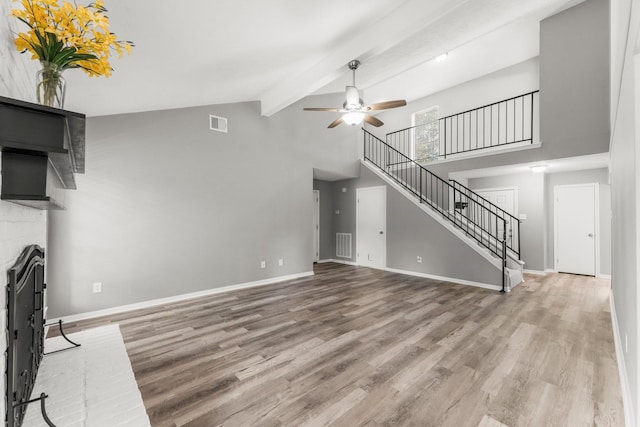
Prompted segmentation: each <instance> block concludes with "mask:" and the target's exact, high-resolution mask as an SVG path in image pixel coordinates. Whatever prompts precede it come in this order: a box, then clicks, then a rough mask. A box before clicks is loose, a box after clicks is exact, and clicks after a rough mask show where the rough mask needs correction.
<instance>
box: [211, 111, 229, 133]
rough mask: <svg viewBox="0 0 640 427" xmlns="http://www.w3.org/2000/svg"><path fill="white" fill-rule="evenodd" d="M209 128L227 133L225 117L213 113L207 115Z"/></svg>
mask: <svg viewBox="0 0 640 427" xmlns="http://www.w3.org/2000/svg"><path fill="white" fill-rule="evenodd" d="M209 129H211V130H216V131H218V132H224V133H227V119H225V118H224V117H218V116H214V115H213V114H211V115H209Z"/></svg>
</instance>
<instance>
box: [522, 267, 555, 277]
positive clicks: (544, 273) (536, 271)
mask: <svg viewBox="0 0 640 427" xmlns="http://www.w3.org/2000/svg"><path fill="white" fill-rule="evenodd" d="M522 272H523V273H527V274H535V275H536V276H546V275H547V273H548V272H549V271H548V270H545V271H540V270H528V269H526V268H525V269H523V270H522Z"/></svg>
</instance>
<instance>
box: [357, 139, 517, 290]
mask: <svg viewBox="0 0 640 427" xmlns="http://www.w3.org/2000/svg"><path fill="white" fill-rule="evenodd" d="M363 131H364V159H365V160H366V161H369V162H370V163H371V164H373V165H375V166H376V167H377V168H379V169H380V170H381V171H382V172H383V173H385V174H386V175H387V176H389V177H390V178H391V179H393V180H394V181H395V182H397V183H398V184H399V185H400V186H402V187H403V188H404V189H405V190H407V191H409V192H410V193H412V194H413V195H414V196H416V197H417V198H418V199H419V200H420V203H424V204H426V205H428V206H430V207H431V208H433V210H435V211H436V212H438V213H439V214H440V215H441V216H442V217H443V218H445V219H446V220H448V221H450V222H451V223H453V224H454V225H455V226H456V227H457V228H459V229H460V230H462V231H463V232H464V233H465V234H466V235H467V236H470V237H471V238H473V239H474V240H475V241H476V242H478V244H480V245H482V246H484V247H485V248H487V249H488V250H489V251H491V253H493V254H494V255H496V256H497V257H499V258H500V259H501V260H502V290H503V291H504V289H505V268H506V263H507V250H508V249H507V221H506V220H505V219H504V218H502V217H501V216H500V215H499V214H498V213H496V211H495V210H493V209H490V208H488V207H487V206H486V205H485V204H484V203H481V202H479V201H478V200H476V199H475V198H474V197H470V196H469V193H468V192H467V191H466V190H464V189H462V188H461V186H455V185H452V184H450V183H449V182H447V181H445V180H443V179H442V178H440V177H439V176H437V175H435V174H433V173H431V172H429V171H428V170H427V169H425V168H424V167H423V166H422V165H420V164H419V163H417V162H415V161H414V160H412V159H410V158H409V157H407V156H406V155H404V154H402V153H401V152H400V151H398V150H396V149H395V148H393V147H391V146H389V145H388V144H387V143H385V142H384V141H382V140H381V139H379V138H378V137H376V136H375V135H373V134H371V133H370V132H368V131H367V130H365V129H363ZM463 190H464V191H463ZM467 190H468V189H467ZM468 191H471V190H468ZM474 194H475V193H474ZM478 197H480V196H478ZM480 199H482V198H481V197H480ZM483 200H484V199H483ZM487 202H488V201H487Z"/></svg>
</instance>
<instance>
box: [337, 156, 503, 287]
mask: <svg viewBox="0 0 640 427" xmlns="http://www.w3.org/2000/svg"><path fill="white" fill-rule="evenodd" d="M332 184H333V187H334V188H333V194H334V200H333V207H334V209H336V210H339V211H340V214H339V215H335V213H334V215H333V221H334V223H333V229H334V232H343V233H352V234H353V258H352V259H351V260H349V261H352V262H356V261H357V260H356V249H357V248H356V242H357V236H356V190H357V189H358V188H366V187H377V186H386V187H387V267H388V268H393V269H399V270H405V271H410V272H415V273H422V274H430V275H436V276H442V277H450V278H456V279H461V280H467V281H473V282H479V283H488V284H493V285H497V286H500V285H501V284H502V276H501V271H500V270H499V269H497V268H496V267H494V266H493V265H491V264H490V263H489V262H488V261H487V260H486V259H485V258H483V257H482V256H481V255H479V254H478V253H477V252H476V251H475V250H474V249H472V248H471V247H469V246H468V245H467V244H466V243H465V242H463V241H462V240H460V239H459V238H458V237H456V236H455V235H453V234H452V233H451V232H450V231H449V230H448V229H446V228H445V227H444V226H443V225H442V224H440V223H439V222H438V221H436V220H435V219H433V218H431V217H430V216H429V215H428V214H426V213H425V212H423V211H422V210H421V209H420V208H419V207H418V206H416V205H415V204H413V203H412V202H411V201H410V200H409V199H407V198H406V197H405V196H404V195H403V194H401V193H400V192H399V191H397V190H396V189H395V188H394V187H392V186H390V185H388V184H386V183H385V181H383V180H382V179H381V178H379V177H378V176H377V175H376V174H374V173H373V172H371V171H370V170H369V169H368V168H367V167H366V166H363V165H361V166H360V177H359V178H354V179H348V180H342V181H335V182H333V183H332ZM334 234H335V233H334ZM334 253H335V252H334ZM417 256H421V257H422V263H418V262H417V261H416V257H417ZM334 258H335V257H334Z"/></svg>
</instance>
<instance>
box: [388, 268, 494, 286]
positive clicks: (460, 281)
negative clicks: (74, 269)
mask: <svg viewBox="0 0 640 427" xmlns="http://www.w3.org/2000/svg"><path fill="white" fill-rule="evenodd" d="M385 270H386V271H389V272H391V273H399V274H406V275H408V276H416V277H424V278H425V279H433V280H441V281H444V282H451V283H457V284H459V285H467V286H475V287H476V288H484V289H491V290H492V291H499V290H501V289H502V286H498V285H491V284H489V283H480V282H472V281H470V280H464V279H456V278H454V277H444V276H436V275H435V274H427V273H418V272H417V271H409V270H400V269H397V268H390V267H387V268H386V269H385Z"/></svg>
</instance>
